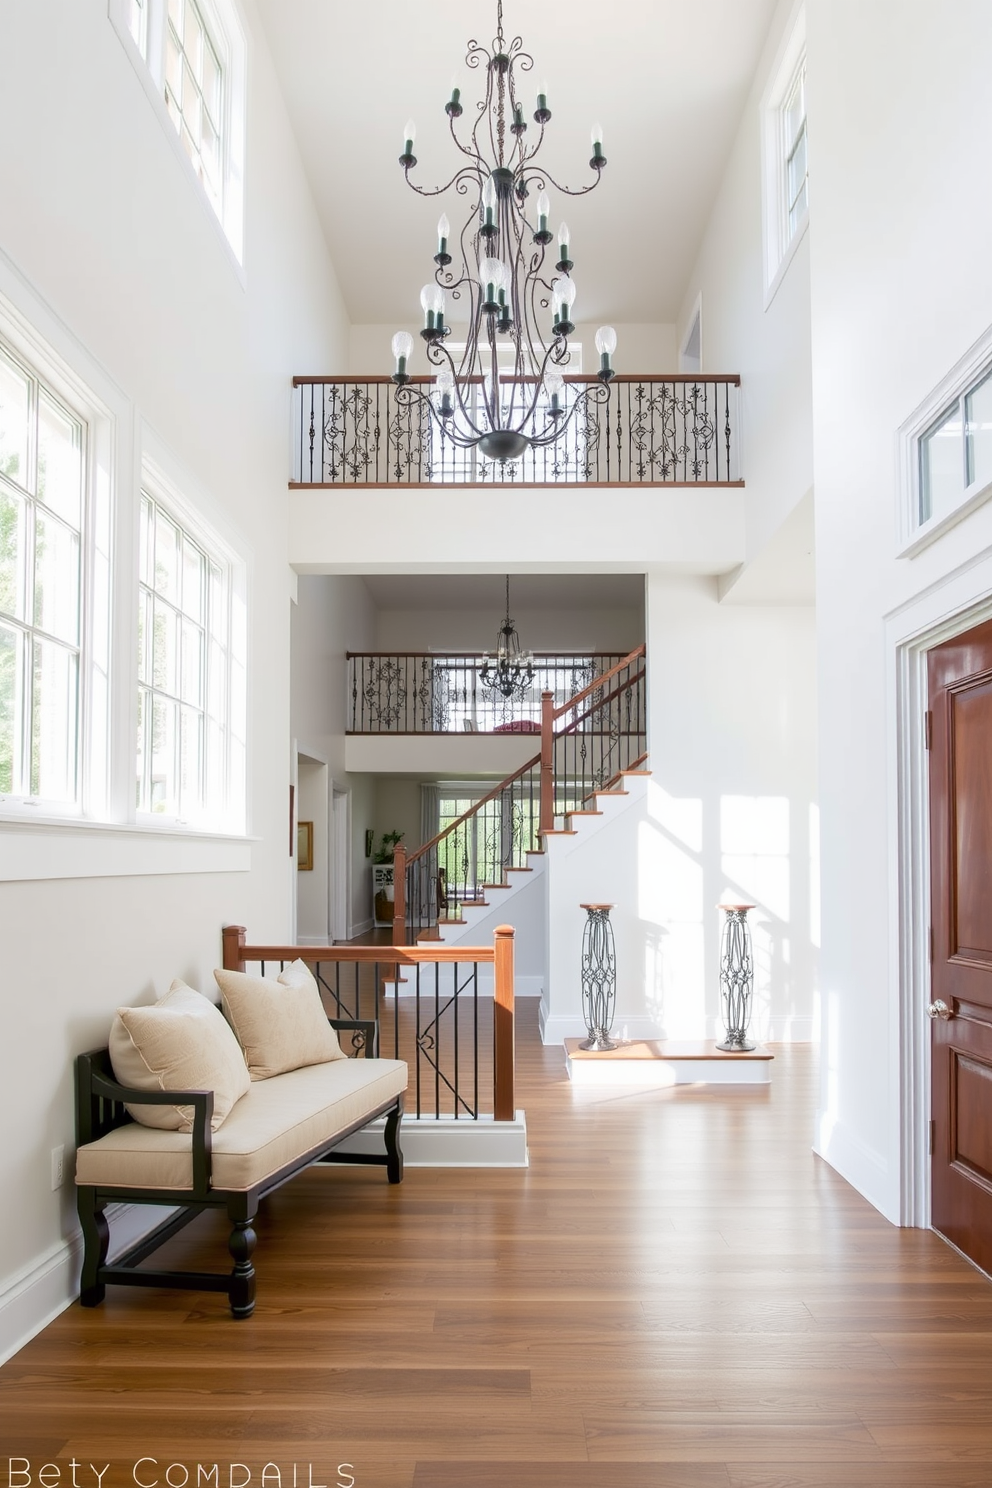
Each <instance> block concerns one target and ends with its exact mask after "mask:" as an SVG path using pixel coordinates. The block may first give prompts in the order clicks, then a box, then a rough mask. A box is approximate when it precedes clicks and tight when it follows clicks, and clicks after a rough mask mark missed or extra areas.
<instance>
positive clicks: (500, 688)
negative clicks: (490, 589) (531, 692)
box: [479, 574, 534, 698]
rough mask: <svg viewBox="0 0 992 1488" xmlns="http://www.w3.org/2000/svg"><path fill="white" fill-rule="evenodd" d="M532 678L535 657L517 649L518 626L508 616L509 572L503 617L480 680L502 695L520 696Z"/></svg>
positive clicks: (485, 657)
mask: <svg viewBox="0 0 992 1488" xmlns="http://www.w3.org/2000/svg"><path fill="white" fill-rule="evenodd" d="M533 680H534V658H533V656H532V655H531V653H530V652H529V651H522V650H521V649H520V637H519V636H518V635H517V627H516V626H515V625H514V623H513V621H512V620H511V619H510V575H509V574H507V576H506V619H505V620H504V621H503V624H502V625H501V626H500V628H499V632H498V634H497V636H496V654H495V655H494V656H490V654H489V653H488V652H487V653H486V655H485V656H484V657H483V661H482V666H481V667H480V668H479V681H480V682H481V683H482V685H483V687H488V688H489V690H490V691H491V692H498V693H501V694H502V696H503V697H505V698H512V697H523V696H524V693H525V692H526V691H527V689H528V688H529V687H530V684H531V683H532V682H533Z"/></svg>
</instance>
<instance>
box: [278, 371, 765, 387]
mask: <svg viewBox="0 0 992 1488" xmlns="http://www.w3.org/2000/svg"><path fill="white" fill-rule="evenodd" d="M563 375H564V378H565V381H566V382H598V381H599V377H598V376H597V374H596V373H595V372H566V373H564V374H563ZM392 380H393V379H392V377H391V376H390V375H389V373H388V372H386V373H383V372H375V373H370V374H367V375H366V374H365V373H361V372H332V373H330V374H329V375H328V376H326V377H294V378H293V386H294V387H310V386H312V385H319V384H320V383H322V382H327V383H332V384H333V383H342V382H345V383H347V382H366V383H373V384H374V383H385V382H392ZM407 380H408V381H409V382H433V381H434V378H433V377H432V376H431V375H429V374H427V375H425V374H424V373H417V374H416V375H415V376H413V377H410V378H408V379H407ZM612 380H613V382H614V383H618V382H692V383H696V382H729V383H730V385H731V387H740V385H741V375H740V373H739V372H618V373H617V374H616V376H615V377H614V378H613V379H612ZM463 381H465V382H478V383H481V382H482V381H483V379H482V378H481V377H467V378H464V379H463ZM502 381H503V382H540V381H541V379H540V378H539V377H534V376H532V375H530V376H525V377H513V376H512V375H511V376H506V377H504V378H502Z"/></svg>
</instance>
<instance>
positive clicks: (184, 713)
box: [136, 492, 243, 826]
mask: <svg viewBox="0 0 992 1488" xmlns="http://www.w3.org/2000/svg"><path fill="white" fill-rule="evenodd" d="M233 627H234V615H233V612H232V593H231V582H230V570H229V567H228V565H227V564H226V563H225V562H224V561H222V560H221V559H219V558H218V557H217V556H215V555H213V554H211V553H210V552H209V551H208V550H207V547H206V545H205V544H204V543H202V542H201V541H199V540H198V539H197V538H196V537H195V536H194V535H193V534H192V533H191V532H189V531H188V530H187V529H186V528H185V527H184V526H183V524H182V523H180V522H179V521H177V520H176V518H175V517H174V516H173V515H172V513H171V512H170V511H169V510H168V509H167V508H166V507H164V506H163V505H162V504H161V503H160V502H159V501H158V500H156V499H155V498H154V497H153V496H151V495H149V494H148V493H147V492H143V493H142V497H141V542H140V573H139V583H138V748H137V776H136V806H137V809H138V811H139V812H152V813H155V814H156V815H160V816H165V817H169V818H174V819H176V820H180V821H185V822H188V823H190V824H194V825H213V826H220V825H223V824H225V823H226V822H227V821H228V819H229V811H228V802H229V800H231V799H236V798H237V794H238V791H239V788H240V789H241V790H243V747H240V740H239V737H238V734H239V731H238V729H237V728H236V727H233V726H232V724H233V721H234V720H235V719H236V718H237V717H238V716H239V714H240V716H241V717H242V718H243V706H241V707H240V708H239V707H238V704H237V695H238V694H240V693H241V692H242V689H243V668H242V666H241V665H240V663H239V656H238V652H239V646H238V644H237V640H236V637H235V636H234V634H233ZM241 732H243V731H241Z"/></svg>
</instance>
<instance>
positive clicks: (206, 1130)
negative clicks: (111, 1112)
mask: <svg viewBox="0 0 992 1488" xmlns="http://www.w3.org/2000/svg"><path fill="white" fill-rule="evenodd" d="M89 1087H90V1091H91V1092H92V1094H93V1095H98V1096H102V1097H103V1098H104V1099H105V1100H112V1101H120V1102H122V1103H124V1102H126V1103H127V1104H129V1105H134V1106H192V1107H193V1131H192V1138H193V1195H192V1196H193V1197H194V1198H198V1199H202V1198H206V1196H207V1193H208V1192H209V1189H210V1158H211V1151H212V1145H213V1131H212V1129H211V1125H210V1123H211V1121H212V1120H213V1114H214V1093H213V1091H212V1090H131V1089H129V1088H128V1086H126V1085H119V1084H118V1083H117V1081H116V1080H112V1079H110V1077H109V1075H105V1074H102V1073H101V1072H100V1071H98V1070H95V1069H91V1070H90V1071H89ZM138 1124H139V1125H140V1123H138Z"/></svg>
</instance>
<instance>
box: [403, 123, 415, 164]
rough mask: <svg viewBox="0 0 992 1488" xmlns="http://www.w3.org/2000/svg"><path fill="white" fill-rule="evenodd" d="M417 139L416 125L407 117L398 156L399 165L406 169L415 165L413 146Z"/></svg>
mask: <svg viewBox="0 0 992 1488" xmlns="http://www.w3.org/2000/svg"><path fill="white" fill-rule="evenodd" d="M416 140H417V126H416V124H414V122H413V120H412V119H407V121H406V125H405V127H404V130H403V154H402V155H401V156H400V165H402V166H405V167H406V169H407V170H409V169H410V167H411V166H414V165H416V163H417V157H416V155H414V153H413V147H414V144H415V143H416Z"/></svg>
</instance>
